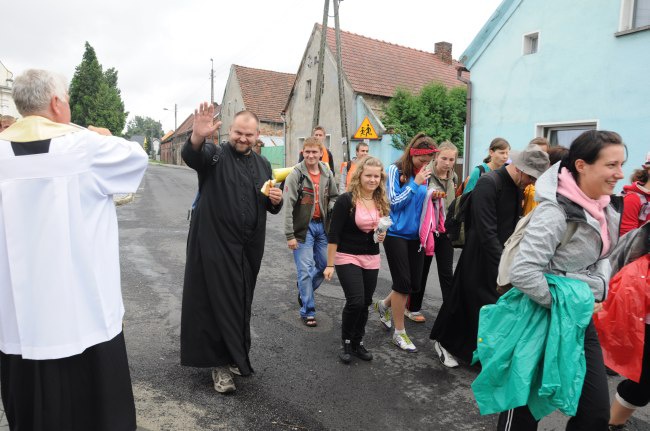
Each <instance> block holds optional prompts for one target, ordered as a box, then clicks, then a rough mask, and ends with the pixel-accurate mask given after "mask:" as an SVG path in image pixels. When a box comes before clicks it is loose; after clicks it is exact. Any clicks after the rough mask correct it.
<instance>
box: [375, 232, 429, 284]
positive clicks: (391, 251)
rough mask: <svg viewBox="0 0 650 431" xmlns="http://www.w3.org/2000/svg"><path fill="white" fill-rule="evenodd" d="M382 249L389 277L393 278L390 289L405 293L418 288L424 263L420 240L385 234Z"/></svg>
mask: <svg viewBox="0 0 650 431" xmlns="http://www.w3.org/2000/svg"><path fill="white" fill-rule="evenodd" d="M384 250H385V251H386V260H387V261H388V269H389V270H390V277H391V278H392V279H393V286H392V289H393V290H394V291H395V292H398V293H403V294H405V295H408V294H409V293H412V292H416V291H417V290H419V289H420V282H421V280H422V266H423V265H424V251H420V240H419V239H404V238H399V237H396V236H391V235H386V239H384Z"/></svg>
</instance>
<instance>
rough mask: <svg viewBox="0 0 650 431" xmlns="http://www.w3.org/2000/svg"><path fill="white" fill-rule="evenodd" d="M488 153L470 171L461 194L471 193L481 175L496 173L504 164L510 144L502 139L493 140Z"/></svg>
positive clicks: (508, 153)
mask: <svg viewBox="0 0 650 431" xmlns="http://www.w3.org/2000/svg"><path fill="white" fill-rule="evenodd" d="M488 153H489V154H488V156H487V157H486V158H485V159H483V163H481V164H480V165H479V166H476V167H474V169H472V172H471V173H470V174H469V177H468V178H467V180H466V181H465V185H464V186H463V193H469V192H471V191H472V190H473V189H474V187H475V186H476V182H477V181H478V179H479V178H480V177H481V175H483V174H485V173H487V172H490V171H496V170H497V169H499V168H500V167H501V166H503V165H505V164H506V162H507V161H508V157H509V155H510V144H509V143H508V141H506V140H505V139H503V138H494V139H492V142H490V148H489V150H488Z"/></svg>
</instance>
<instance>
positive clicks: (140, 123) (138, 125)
mask: <svg viewBox="0 0 650 431" xmlns="http://www.w3.org/2000/svg"><path fill="white" fill-rule="evenodd" d="M164 134H165V133H164V132H163V128H162V124H160V121H156V120H154V119H153V118H151V117H141V116H139V115H136V116H135V117H134V118H133V119H132V120H130V121H129V122H128V124H127V125H126V133H125V134H124V136H125V137H127V138H131V137H133V136H135V135H142V136H145V137H146V138H147V142H153V138H162V136H163V135H164Z"/></svg>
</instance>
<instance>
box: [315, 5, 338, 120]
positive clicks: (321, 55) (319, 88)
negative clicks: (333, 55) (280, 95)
mask: <svg viewBox="0 0 650 431" xmlns="http://www.w3.org/2000/svg"><path fill="white" fill-rule="evenodd" d="M334 1H336V0H334ZM329 7H330V0H325V7H324V8H323V25H322V26H321V31H320V50H319V51H318V72H317V74H316V87H315V90H314V96H315V97H314V117H313V119H312V122H311V123H312V124H311V128H312V130H313V129H314V127H316V126H318V123H319V122H320V97H321V94H322V92H323V79H324V78H323V65H324V64H325V43H326V42H327V18H328V16H329Z"/></svg>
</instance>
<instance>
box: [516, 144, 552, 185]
mask: <svg viewBox="0 0 650 431" xmlns="http://www.w3.org/2000/svg"><path fill="white" fill-rule="evenodd" d="M510 158H511V159H512V164H513V165H515V167H516V168H517V169H519V170H520V171H522V172H523V173H524V174H527V175H530V176H531V177H534V178H539V177H540V176H541V175H542V174H543V173H544V171H545V170H547V169H548V168H549V167H550V165H551V162H550V161H549V159H548V154H546V153H545V152H544V151H543V150H542V148H541V147H540V146H539V145H535V144H528V146H527V147H526V149H524V150H523V151H512V152H510Z"/></svg>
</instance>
